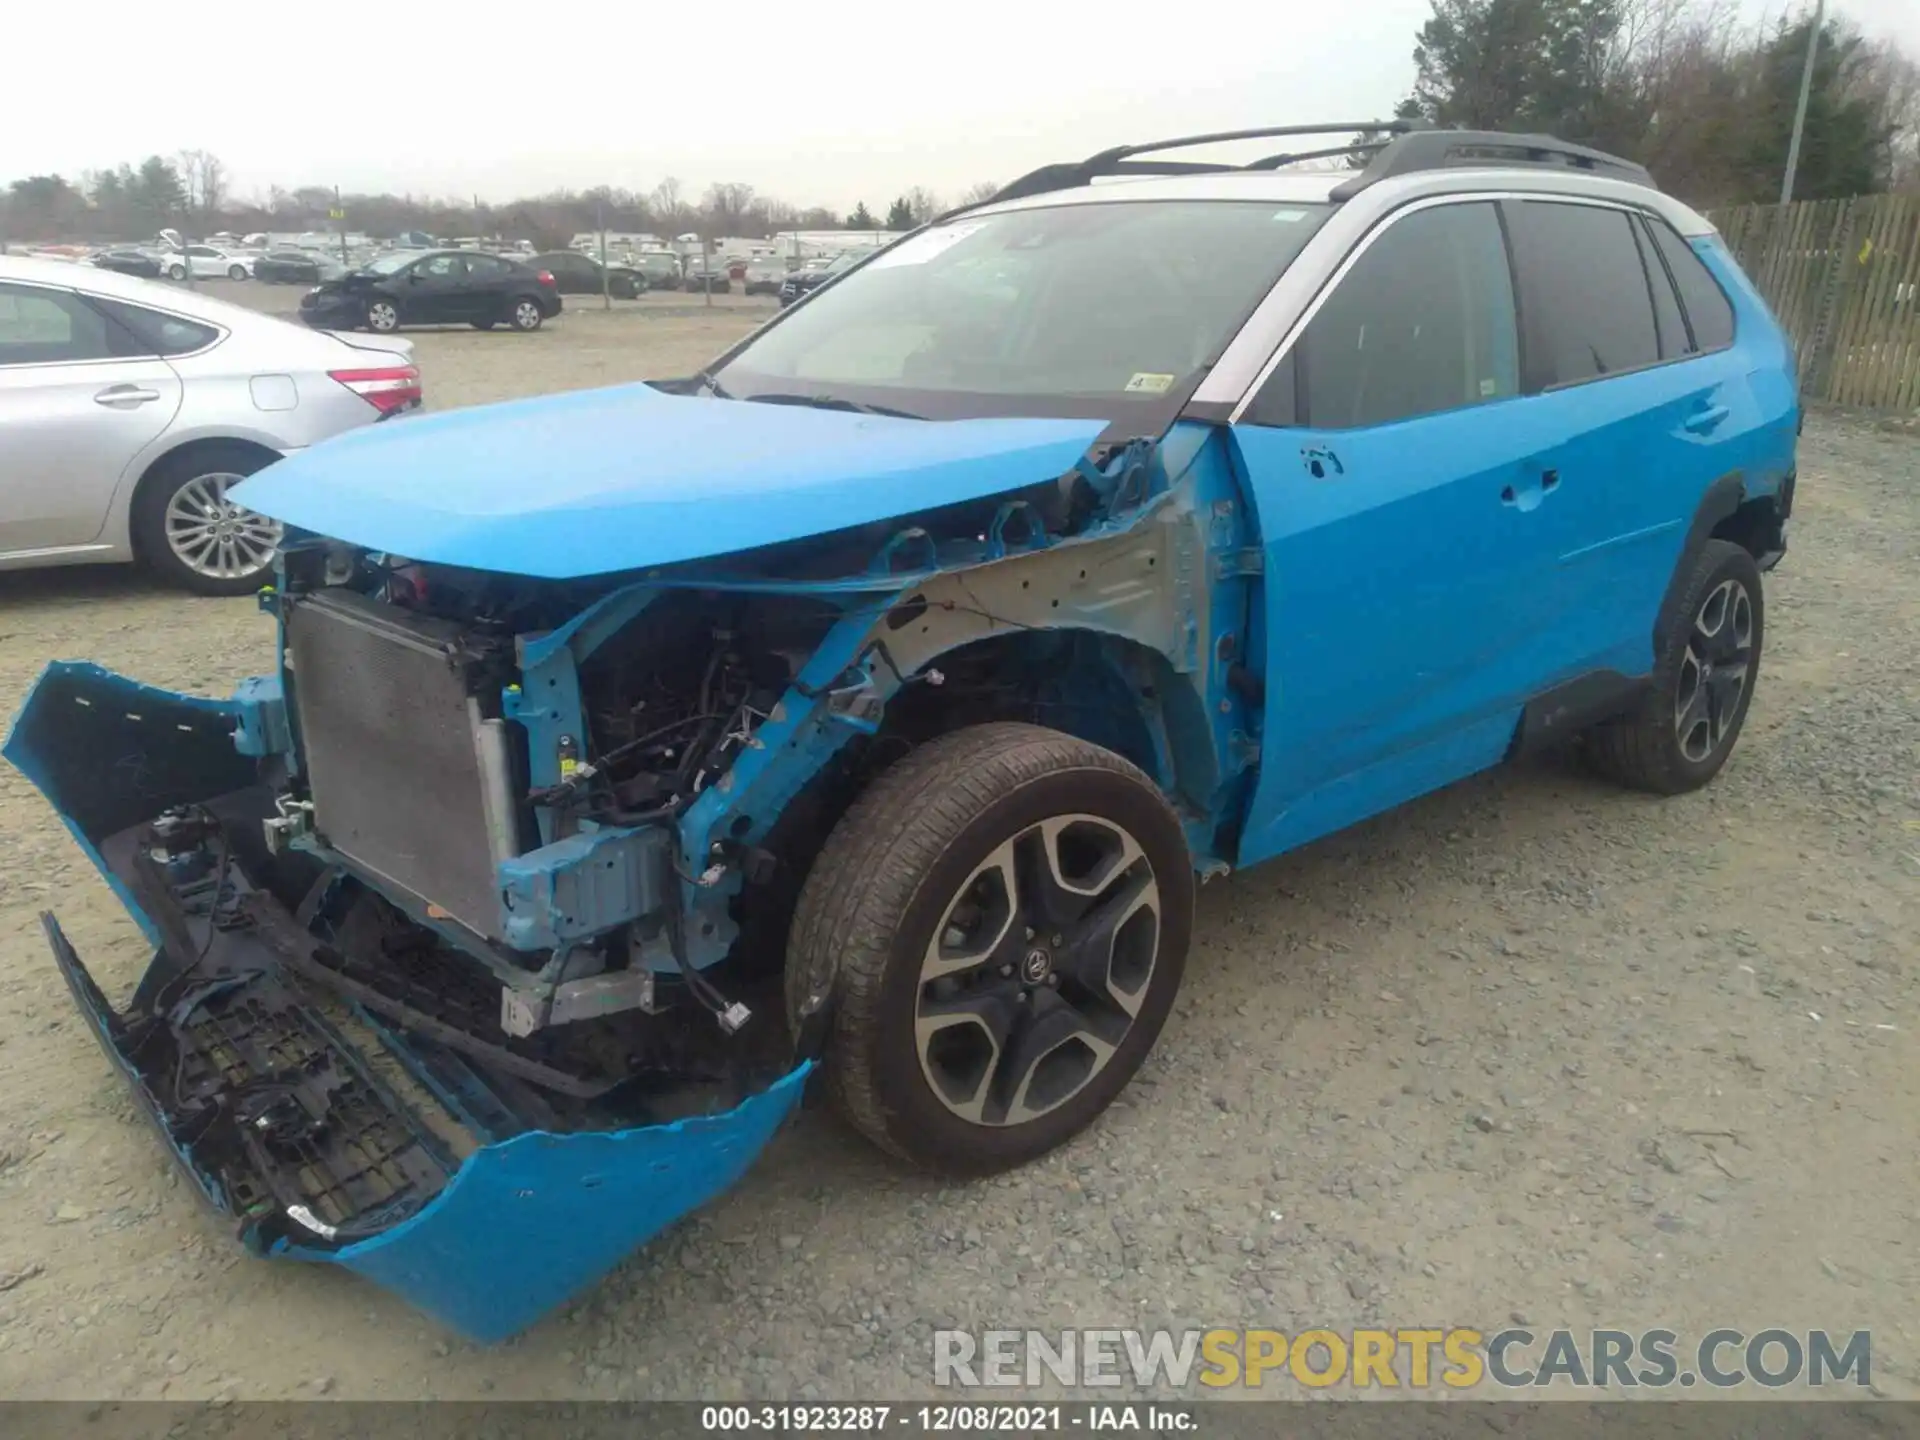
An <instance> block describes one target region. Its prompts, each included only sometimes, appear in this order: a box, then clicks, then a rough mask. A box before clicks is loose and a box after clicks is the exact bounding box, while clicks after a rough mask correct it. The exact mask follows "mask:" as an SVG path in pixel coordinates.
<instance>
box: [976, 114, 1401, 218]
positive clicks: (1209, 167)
mask: <svg viewBox="0 0 1920 1440" xmlns="http://www.w3.org/2000/svg"><path fill="white" fill-rule="evenodd" d="M1421 123H1422V122H1420V121H1417V120H1340V121H1333V122H1330V123H1327V124H1317V125H1268V126H1263V127H1261V128H1260V129H1257V130H1216V131H1214V132H1212V133H1211V134H1207V135H1183V136H1179V137H1177V138H1175V139H1172V140H1150V141H1148V142H1147V143H1145V144H1143V145H1116V146H1114V147H1113V148H1112V149H1110V150H1102V151H1101V152H1100V153H1099V154H1097V155H1089V156H1088V157H1087V158H1086V159H1085V160H1081V161H1077V162H1069V163H1066V164H1056V165H1042V166H1041V167H1040V168H1039V169H1038V170H1033V171H1030V172H1028V173H1027V174H1025V175H1022V176H1021V177H1020V178H1019V179H1018V180H1015V181H1013V182H1012V183H1011V184H1009V185H1005V186H1002V187H1001V188H1000V189H999V190H998V191H997V192H995V193H994V194H993V195H992V196H991V197H989V198H988V199H986V200H984V201H982V202H981V203H982V204H984V205H992V204H995V203H997V202H999V201H1002V200H1021V199H1025V198H1026V197H1027V196H1029V195H1044V194H1046V193H1047V192H1048V191H1051V190H1072V189H1076V188H1078V187H1080V186H1082V185H1091V184H1092V183H1093V182H1094V181H1095V180H1097V179H1100V178H1102V177H1103V176H1111V175H1204V174H1218V173H1221V172H1225V171H1230V170H1250V169H1262V168H1272V167H1271V166H1269V165H1266V164H1265V163H1264V162H1255V164H1253V165H1233V164H1224V163H1223V164H1210V163H1207V162H1203V161H1179V160H1152V161H1142V160H1136V159H1134V157H1135V156H1139V155H1149V154H1153V153H1155V152H1158V151H1162V150H1184V149H1187V148H1189V147H1192V146H1196V145H1224V144H1229V143H1231V142H1233V141H1236V140H1268V139H1275V138H1283V137H1286V136H1292V135H1334V134H1339V133H1342V132H1345V133H1348V134H1360V133H1362V132H1365V133H1368V134H1378V135H1407V134H1410V133H1412V132H1413V131H1415V130H1418V129H1419V128H1420V127H1421ZM1382 143H1384V142H1382ZM1362 148H1370V145H1368V146H1355V145H1342V146H1339V147H1338V148H1336V149H1333V150H1328V151H1324V152H1323V151H1310V152H1308V156H1310V157H1311V156H1318V155H1321V154H1327V155H1345V154H1348V153H1349V152H1351V151H1354V150H1357V149H1362ZM1269 158H1270V159H1271V158H1272V157H1269ZM1149 167H1151V168H1149ZM1176 167H1177V168H1176ZM969 208H970V207H969Z"/></svg>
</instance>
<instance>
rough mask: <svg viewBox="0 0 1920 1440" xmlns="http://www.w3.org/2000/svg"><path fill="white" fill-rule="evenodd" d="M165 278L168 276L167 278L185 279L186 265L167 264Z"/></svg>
mask: <svg viewBox="0 0 1920 1440" xmlns="http://www.w3.org/2000/svg"><path fill="white" fill-rule="evenodd" d="M167 278H168V279H169V280H184V279H186V278H187V267H186V266H184V265H169V266H167Z"/></svg>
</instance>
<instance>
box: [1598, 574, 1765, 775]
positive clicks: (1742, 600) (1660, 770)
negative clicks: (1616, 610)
mask: <svg viewBox="0 0 1920 1440" xmlns="http://www.w3.org/2000/svg"><path fill="white" fill-rule="evenodd" d="M1681 563H1682V564H1683V565H1685V566H1686V570H1685V574H1684V577H1683V578H1682V580H1681V584H1680V588H1679V591H1678V594H1677V597H1676V601H1675V604H1674V605H1673V607H1672V609H1671V610H1670V611H1669V612H1668V614H1667V617H1666V620H1665V622H1664V623H1665V633H1664V634H1662V635H1659V636H1656V637H1655V645H1656V652H1655V657H1654V667H1653V684H1652V686H1651V687H1650V688H1649V690H1648V691H1647V694H1646V695H1645V697H1643V698H1642V700H1641V701H1640V703H1639V705H1638V706H1636V707H1635V708H1634V709H1633V710H1632V711H1630V712H1628V713H1627V714H1625V715H1623V716H1621V717H1620V718H1619V719H1617V720H1609V721H1607V722H1606V723H1605V724H1602V725H1600V726H1598V727H1596V728H1595V729H1594V730H1593V732H1592V733H1591V734H1590V735H1588V736H1587V744H1586V751H1587V755H1588V758H1589V759H1590V760H1591V762H1592V763H1593V766H1594V768H1595V769H1596V770H1598V771H1600V773H1602V774H1603V775H1606V776H1607V777H1609V778H1610V779H1613V780H1616V781H1618V782H1620V783H1621V784H1623V785H1628V786H1631V787H1632V788H1633V789H1636V790H1648V791H1652V792H1653V793H1654V794H1656V795H1679V794H1683V793H1684V792H1686V791H1688V790H1698V789H1699V788H1700V787H1701V786H1702V785H1705V784H1706V783H1707V782H1708V781H1709V780H1711V779H1713V777H1714V776H1715V775H1717V774H1719V773H1720V767H1721V766H1722V765H1724V764H1726V763H1727V757H1728V756H1729V755H1731V754H1732V753H1733V746H1734V742H1735V741H1737V740H1738V739H1739V738H1740V728H1741V726H1742V725H1744V724H1745V723H1746V718H1747V707H1748V706H1749V705H1750V704H1751V703H1752V701H1753V686H1754V682H1755V681H1756V680H1757V679H1758V678H1759V675H1760V642H1761V638H1762V635H1763V633H1764V631H1765V623H1766V610H1765V606H1764V602H1763V599H1762V596H1761V590H1760V567H1759V566H1758V565H1756V564H1755V563H1754V559H1753V557H1752V556H1751V555H1749V554H1748V553H1747V552H1746V551H1745V550H1744V549H1742V548H1741V547H1740V546H1738V545H1735V544H1733V543H1732V542H1731V541H1727V540H1709V541H1708V542H1707V543H1706V544H1705V545H1703V546H1701V547H1700V551H1699V553H1698V554H1697V555H1695V556H1693V557H1691V558H1690V559H1688V560H1684V561H1682V562H1681Z"/></svg>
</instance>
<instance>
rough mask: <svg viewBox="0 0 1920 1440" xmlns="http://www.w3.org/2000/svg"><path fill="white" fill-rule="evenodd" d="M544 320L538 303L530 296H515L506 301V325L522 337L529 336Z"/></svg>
mask: <svg viewBox="0 0 1920 1440" xmlns="http://www.w3.org/2000/svg"><path fill="white" fill-rule="evenodd" d="M546 318H547V317H546V315H545V314H544V313H542V311H541V309H540V302H539V301H538V300H536V299H534V298H533V297H532V296H531V295H516V296H514V297H513V298H512V299H511V300H509V301H507V324H509V325H511V326H512V327H513V328H514V329H516V330H518V331H519V332H520V333H521V334H522V335H531V334H532V333H533V332H534V331H535V330H538V329H539V328H540V322H541V321H543V320H545V319H546Z"/></svg>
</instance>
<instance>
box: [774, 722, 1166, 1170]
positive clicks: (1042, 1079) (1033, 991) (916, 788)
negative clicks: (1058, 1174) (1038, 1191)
mask: <svg viewBox="0 0 1920 1440" xmlns="http://www.w3.org/2000/svg"><path fill="white" fill-rule="evenodd" d="M1192 917H1193V867H1192V861H1191V859H1190V858H1189V856H1188V853H1187V847H1186V842H1185V839H1184V837H1183V835H1182V832H1181V828H1180V822H1179V820H1178V818H1177V817H1176V816H1175V815H1174V813H1173V811H1172V810H1171V808H1169V806H1168V805H1167V803H1166V801H1165V799H1164V798H1163V797H1162V796H1161V794H1160V792H1159V790H1158V789H1157V788H1156V787H1155V786H1154V784H1153V782H1152V781H1151V780H1149V779H1148V778H1147V777H1146V776H1145V775H1144V774H1142V773H1141V772H1140V771H1139V770H1138V769H1136V768H1135V767H1134V766H1132V765H1131V764H1129V763H1128V762H1127V761H1126V760H1124V759H1122V758H1121V757H1120V756H1118V755H1115V754H1113V753H1112V752H1111V751H1107V750H1103V749H1101V748H1100V747H1099V746H1097V745H1091V744H1088V743H1087V742H1085V741H1082V740H1077V739H1074V738H1073V737H1071V736H1068V735H1063V734H1060V733H1058V732H1056V731H1051V730H1044V729H1040V728H1038V727H1036V726H1031V725H1016V724H992V725H981V726H975V727H973V728H970V729H967V730H962V731H958V732H956V733H954V734H952V735H948V736H944V737H942V738H940V739H938V740H935V741H933V742H931V743H929V744H926V745H923V746H921V747H920V748H919V749H917V750H915V751H914V752H913V753H912V754H911V755H909V756H908V757H907V758H906V759H905V760H902V761H901V762H900V763H899V764H897V765H895V766H894V767H893V768H892V769H890V770H888V771H887V772H886V773H885V774H883V775H882V776H881V777H880V778H879V779H878V780H876V781H875V782H874V783H873V785H872V786H871V787H869V789H868V790H867V792H866V793H865V794H864V795H863V796H862V797H861V798H860V800H859V801H858V802H857V803H856V804H855V805H854V807H853V809H852V810H850V811H849V812H848V813H847V815H846V817H845V818H844V819H842V820H841V822H840V823H839V825H837V826H836V827H835V828H834V831H833V833H832V835H831V836H830V837H829V838H828V840H827V843H826V846H825V848H824V849H823V850H822V852H821V854H820V858H819V860H818V862H817V863H816V864H815V866H814V868H813V871H812V873H811V874H810V875H809V876H808V878H807V881H806V885H805V887H804V889H803V891H802V894H801V899H800V904H799V907H798V910H797V911H796V913H795V916H794V923H793V930H792V934H791V937H790V941H789V945H788V954H787V979H786V984H787V1010H788V1015H789V1018H790V1022H791V1023H792V1024H793V1026H794V1028H795V1030H796V1031H797V1032H800V1033H803V1034H804V1033H806V1032H807V1031H808V1029H809V1028H811V1027H810V1023H809V1022H812V1021H815V1019H816V1017H817V1016H818V1014H819V1013H820V1012H821V1011H823V1010H824V1011H825V1018H826V1023H827V1026H828V1029H827V1035H826V1047H825V1055H824V1068H825V1073H826V1078H827V1084H828V1087H829V1089H830V1091H831V1093H832V1094H833V1096H834V1098H835V1100H836V1102H837V1103H838V1105H839V1107H840V1109H841V1110H842V1111H843V1112H844V1113H845V1114H846V1116H847V1117H848V1119H850V1120H851V1121H852V1122H853V1124H854V1125H855V1126H856V1127H857V1128H858V1129H860V1130H861V1131H862V1132H863V1133H864V1134H866V1135H867V1136H868V1137H869V1138H870V1139H872V1140H873V1141H874V1142H875V1143H877V1144H879V1145H881V1146H882V1147H884V1148H885V1149H887V1150H890V1151H892V1152H893V1153H894V1154H896V1155H899V1156H901V1157H903V1158H905V1159H908V1160H911V1161H913V1162H915V1163H917V1164H919V1165H923V1166H925V1167H927V1168H929V1169H933V1170H938V1171H944V1172H948V1173H955V1174H986V1173H991V1172H993V1171H996V1170H1003V1169H1006V1168H1008V1167H1010V1166H1013V1165H1018V1164H1022V1163H1024V1162H1026V1161H1028V1160H1031V1159H1033V1158H1035V1157H1036V1156H1038V1155H1041V1154H1044V1153H1045V1152H1046V1151H1048V1150H1051V1149H1053V1148H1054V1147H1055V1146H1057V1145H1059V1144H1061V1143H1062V1142H1064V1141H1066V1140H1067V1139H1069V1138H1070V1137H1072V1136H1073V1135H1075V1134H1077V1133H1078V1132H1079V1131H1080V1130H1082V1129H1084V1128H1085V1127H1086V1126H1087V1125H1089V1124H1090V1123H1092V1121H1093V1120H1094V1119H1095V1118H1096V1117H1097V1116H1098V1115H1099V1114H1100V1113H1101V1111H1103V1110H1105V1109H1106V1107H1107V1105H1108V1104H1109V1103H1110V1102H1111V1101H1112V1100H1113V1098H1114V1096H1115V1095H1117V1094H1118V1093H1119V1092H1120V1090H1121V1089H1122V1088H1123V1087H1124V1086H1125V1085H1126V1083H1127V1081H1128V1080H1129V1079H1130V1078H1132V1076H1133V1074H1134V1072H1135V1071H1137V1070H1138V1069H1139V1068H1140V1064H1141V1062H1142V1061H1143V1060H1144V1059H1145V1057H1146V1054H1147V1051H1148V1050H1149V1049H1150V1048H1151V1047H1152V1045H1153V1042H1154V1039H1155V1037H1156V1036H1157V1035H1158V1034H1159V1032H1160V1027H1161V1025H1162V1024H1163V1023H1164V1022H1165V1020H1166V1017H1167V1013H1168V1011H1169V1010H1170V1009H1171V1008H1172V1005H1173V998H1174V994H1175V991H1176V990H1177V989H1178V988H1179V984H1180V975H1181V971H1182V969H1183V967H1184V965H1185V962H1186V951H1187V942H1188V936H1189V933H1190V930H1191V927H1192Z"/></svg>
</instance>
